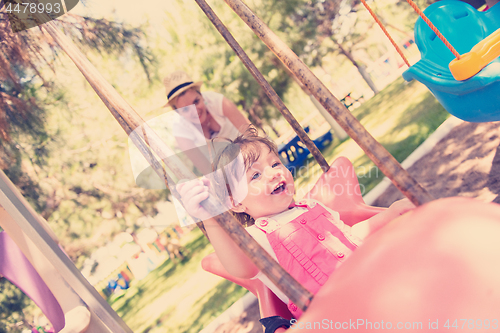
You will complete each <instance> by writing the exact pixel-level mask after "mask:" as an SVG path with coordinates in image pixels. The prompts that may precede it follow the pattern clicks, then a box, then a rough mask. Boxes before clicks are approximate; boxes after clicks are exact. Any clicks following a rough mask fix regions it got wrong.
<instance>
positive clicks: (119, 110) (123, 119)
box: [0, 0, 433, 332]
mask: <svg viewBox="0 0 500 333" xmlns="http://www.w3.org/2000/svg"><path fill="white" fill-rule="evenodd" d="M196 2H197V3H198V4H199V5H200V7H201V8H202V10H203V11H204V12H205V13H206V15H207V16H208V17H209V18H210V20H211V21H212V22H213V23H214V25H215V26H216V27H217V29H219V31H220V32H221V34H222V35H223V36H224V38H226V40H227V41H228V43H229V44H230V45H231V46H232V47H233V49H234V50H235V52H236V53H237V54H238V56H240V57H241V58H242V61H243V62H244V63H245V65H247V67H248V68H249V70H250V71H251V72H252V74H253V75H254V76H255V77H256V79H257V81H259V83H261V84H262V86H263V88H264V90H266V92H267V93H268V94H269V95H270V98H271V100H272V101H273V102H274V103H275V104H276V105H277V107H278V109H280V111H281V112H282V114H283V116H284V117H285V118H286V119H287V120H288V121H289V122H290V124H291V126H292V127H293V128H294V130H295V131H296V132H297V135H298V137H299V138H300V139H301V141H302V142H304V145H305V146H306V148H307V149H308V150H309V151H310V152H311V154H312V155H313V156H314V157H315V159H316V160H317V161H318V163H319V164H320V166H321V167H322V168H323V170H324V172H327V171H328V170H329V169H330V166H329V165H328V163H327V162H326V161H325V160H324V158H322V156H321V154H320V153H319V150H318V148H317V147H315V145H314V144H313V142H312V140H310V139H309V137H308V136H307V134H306V133H305V131H304V130H303V129H302V127H301V126H300V125H299V124H298V123H297V121H296V120H295V119H294V118H293V116H291V114H290V112H289V111H288V110H287V109H286V107H285V106H284V105H283V103H282V102H281V101H280V100H279V98H278V97H277V95H276V94H275V93H274V94H273V90H272V88H270V87H269V85H268V84H267V85H266V83H267V82H265V80H263V77H262V75H261V74H260V72H258V70H257V69H256V68H255V66H254V65H253V64H252V63H251V62H249V60H248V58H247V57H246V55H245V54H244V52H243V50H241V48H239V46H238V45H237V43H236V42H235V41H234V39H233V38H232V36H231V35H230V34H229V32H228V31H227V29H225V27H224V26H223V25H222V23H221V22H220V21H219V20H218V18H217V17H216V16H215V14H214V13H213V11H211V9H210V7H208V5H207V4H206V3H205V2H204V1H203V0H196ZM227 2H228V4H229V5H230V6H231V8H233V10H234V11H235V12H236V13H237V14H238V15H239V16H240V17H242V19H243V20H244V21H245V22H246V23H247V24H248V25H249V26H250V27H251V28H252V29H253V30H254V32H255V33H256V34H257V35H258V36H259V37H260V38H261V39H262V40H263V41H264V42H265V43H266V44H267V45H268V46H269V47H270V49H272V50H273V51H274V52H275V53H276V54H277V55H278V57H279V58H280V60H281V61H282V62H283V63H284V64H285V65H287V67H288V68H289V70H290V71H291V72H292V73H294V75H296V77H297V78H298V79H299V80H300V81H301V82H302V83H303V84H304V85H305V86H307V87H308V89H309V90H310V91H311V92H312V94H313V95H314V96H315V98H316V99H317V100H318V101H320V102H321V103H322V105H323V106H324V107H325V109H326V110H327V111H328V112H329V113H330V114H331V115H332V116H333V117H334V118H335V119H336V120H337V122H338V123H339V124H340V126H341V127H342V128H343V129H344V130H345V131H346V132H347V133H348V134H349V135H350V136H351V137H352V138H353V139H354V140H355V141H356V142H357V143H358V144H359V145H360V146H361V147H362V148H363V149H364V150H365V152H366V153H367V155H368V156H369V157H370V158H371V159H372V160H373V161H374V162H375V164H376V165H377V166H378V167H379V168H380V169H381V170H382V172H384V174H386V176H388V177H389V178H390V179H391V180H392V181H393V183H394V184H395V185H396V186H397V187H398V188H399V189H400V190H401V191H402V192H403V193H404V194H405V195H406V196H407V197H409V198H410V199H411V200H412V201H413V202H414V203H415V204H416V205H418V206H419V205H423V204H425V203H427V202H430V201H432V200H433V198H432V197H431V196H430V195H429V194H428V193H427V192H426V191H425V190H424V189H423V188H422V187H421V186H420V185H419V184H418V183H417V182H416V181H415V180H414V179H413V178H412V177H411V176H409V175H408V173H407V172H406V171H405V170H404V169H403V168H402V167H401V166H400V165H399V163H397V161H395V159H394V158H393V157H392V156H391V155H390V154H389V153H388V152H387V151H386V150H385V149H384V148H383V147H382V146H380V144H379V143H378V142H376V141H375V140H374V139H373V137H372V136H371V135H370V134H369V133H367V132H366V130H364V128H363V127H362V126H361V125H360V124H359V122H357V120H356V119H355V118H354V117H353V116H352V115H351V114H350V112H349V111H348V110H347V109H346V108H345V106H344V105H343V104H342V103H341V102H340V101H339V100H337V99H336V98H335V97H334V96H333V95H332V94H331V93H330V92H329V91H328V89H327V88H326V87H325V86H324V85H323V84H322V83H321V82H320V81H319V80H318V79H317V78H316V77H314V75H312V73H311V72H310V71H309V69H308V68H307V67H306V66H305V65H303V63H301V62H300V61H298V58H297V56H296V55H295V54H293V52H291V50H290V49H289V48H288V47H287V46H286V45H284V44H283V43H282V42H281V41H280V40H279V39H278V38H277V37H276V36H275V35H274V33H273V32H272V31H270V30H269V29H268V28H267V27H266V26H265V25H264V23H262V22H261V21H260V20H259V19H258V18H257V17H255V15H253V13H252V12H251V11H250V9H248V8H247V7H246V6H245V5H244V4H242V3H241V1H238V0H227ZM254 23H258V24H254ZM43 28H44V29H45V30H46V31H47V32H48V33H49V34H50V35H51V36H52V37H53V38H54V40H55V41H56V42H57V43H58V44H59V45H60V46H61V48H62V49H63V50H64V51H65V52H66V53H67V54H68V55H69V56H70V58H71V59H72V60H73V61H74V62H75V64H76V65H77V66H78V67H79V69H80V70H81V72H82V73H83V75H84V76H85V77H86V78H87V80H88V81H89V83H90V84H91V86H92V87H93V88H94V89H95V90H96V92H97V93H98V95H99V96H100V97H101V99H102V100H103V102H104V103H105V104H106V105H107V106H108V108H109V109H110V111H111V113H112V114H113V115H114V116H115V118H116V119H117V120H118V121H119V123H120V125H121V126H122V127H123V129H124V130H125V131H126V132H127V134H129V135H132V136H133V137H132V139H133V140H134V142H135V143H136V144H137V145H138V146H139V150H140V151H141V152H142V153H143V154H144V155H149V154H151V150H150V149H149V148H151V149H152V152H153V153H154V154H156V155H157V157H156V158H154V159H149V160H150V161H152V163H153V168H154V169H155V171H156V172H157V173H158V175H159V176H160V177H162V178H164V179H165V178H168V177H170V176H169V175H168V173H167V172H165V168H164V167H163V166H162V164H161V162H160V161H163V160H165V158H164V157H165V156H169V155H172V154H170V149H169V148H168V147H166V146H165V145H164V144H162V142H161V140H158V138H157V137H156V136H155V134H154V132H150V131H147V137H146V136H142V137H141V136H140V135H138V134H137V131H136V132H134V130H135V129H136V128H138V127H140V126H144V128H145V129H147V126H146V125H145V124H144V121H142V119H140V117H138V116H137V115H136V114H135V112H134V111H133V110H132V108H131V107H130V106H129V105H128V104H127V103H126V102H125V101H124V100H123V99H122V98H121V96H119V95H118V94H117V93H116V91H115V90H114V89H113V88H112V87H111V86H110V85H109V84H108V83H107V82H106V81H105V80H104V79H103V78H102V77H101V76H100V74H99V73H98V72H97V71H96V70H95V68H93V66H92V65H91V64H90V63H89V62H88V60H87V59H85V57H83V56H82V55H81V53H80V52H79V51H78V50H77V49H76V48H75V47H74V46H73V45H72V44H71V42H69V41H68V40H67V39H66V38H65V36H63V35H62V34H61V32H59V31H58V30H57V29H56V28H55V27H54V25H53V24H52V23H51V22H49V23H46V24H45V25H44V26H43ZM134 133H135V134H134ZM341 162H342V160H341ZM339 163H340V162H339ZM165 164H166V167H167V168H168V170H170V171H171V173H172V174H174V175H175V177H177V178H179V179H192V178H193V175H192V174H190V173H188V172H186V170H185V168H183V166H182V163H181V162H180V161H176V160H172V159H169V160H168V161H166V160H165ZM351 167H352V166H351ZM332 170H333V169H332ZM325 175H326V173H325ZM2 176H3V178H2V183H1V184H0V185H1V186H0V190H1V193H0V194H1V195H0V205H1V206H2V207H3V208H4V209H5V212H6V215H5V216H2V218H4V219H3V220H2V223H3V224H2V228H4V230H5V231H6V232H7V233H9V235H10V236H11V237H12V235H13V234H18V235H20V236H19V237H17V238H16V239H15V242H16V244H17V245H18V246H19V248H21V250H22V251H23V252H24V254H25V255H26V253H28V254H30V253H32V252H33V253H34V252H36V251H38V252H39V253H40V254H43V255H41V256H42V257H44V258H45V261H44V262H42V261H40V263H41V266H40V267H39V268H38V267H37V271H39V272H40V270H48V271H49V272H50V274H54V272H56V273H57V274H59V277H60V279H61V280H62V281H63V282H64V283H63V284H62V285H64V286H68V285H69V286H71V287H68V288H69V289H67V290H64V291H63V292H62V294H63V295H64V296H66V295H73V296H72V297H73V300H76V301H75V302H74V304H80V305H81V301H83V302H84V303H85V304H86V305H87V307H88V310H85V311H88V312H86V313H87V314H88V316H89V317H90V324H89V325H90V326H89V327H91V325H95V326H94V327H93V328H92V329H90V328H89V329H88V331H89V332H109V331H111V332H131V331H130V329H129V328H128V327H127V326H126V324H125V323H124V322H123V321H122V320H121V318H119V317H118V316H117V315H116V313H115V312H114V311H113V310H112V309H111V308H110V307H109V305H107V303H105V302H104V301H103V299H102V298H101V297H100V295H99V294H98V293H97V292H96V291H95V289H93V288H92V286H90V285H89V284H88V282H86V281H85V279H84V278H83V277H82V276H81V274H80V273H79V272H78V271H77V270H76V268H75V267H74V265H73V264H72V263H71V261H70V260H69V259H68V258H67V257H66V256H65V255H64V253H63V252H62V251H61V249H60V248H59V247H58V246H57V243H56V241H55V240H54V238H53V237H51V236H50V231H47V230H46V229H45V228H44V227H43V225H44V223H43V221H41V220H40V218H39V217H38V216H37V215H36V213H34V211H32V209H30V207H29V205H28V204H27V202H26V201H25V200H23V198H22V196H20V194H19V192H18V191H17V190H15V188H14V187H13V185H12V184H11V183H10V181H9V180H8V179H6V177H4V175H2ZM165 180H166V179H165ZM348 199H349V200H347V201H346V202H354V203H355V205H356V204H357V205H363V203H362V202H360V201H359V197H356V198H348ZM361 201H362V199H361ZM203 206H204V208H205V209H207V211H209V212H215V211H219V206H220V204H219V203H218V202H216V201H215V200H214V199H213V198H209V199H208V200H206V201H205V202H204V203H203ZM340 206H343V205H340ZM336 209H339V208H338V207H337V206H336ZM360 211H362V212H363V209H361V210H360ZM214 215H216V214H214ZM9 216H10V218H9ZM217 221H218V222H219V224H220V225H221V226H222V227H223V228H224V229H225V230H226V231H227V232H228V233H229V234H230V235H231V237H232V238H233V239H234V240H235V241H236V242H237V243H239V244H241V247H242V249H243V250H244V251H245V252H246V253H247V254H248V255H249V257H250V258H252V260H253V261H254V262H255V264H256V265H257V266H258V267H259V269H261V271H262V272H263V273H264V274H266V275H267V276H268V277H269V279H270V280H271V281H272V282H274V283H275V284H277V285H278V286H279V287H280V288H281V289H282V291H283V292H284V293H285V294H286V295H287V296H289V298H290V299H291V300H292V301H293V302H294V303H295V304H296V305H297V306H299V307H300V308H301V309H302V310H304V311H305V310H306V309H307V307H308V306H309V304H311V300H312V295H311V294H310V293H309V292H308V291H307V290H305V289H304V288H303V287H302V286H300V285H299V284H298V283H297V282H296V281H295V280H293V279H292V278H291V277H290V276H289V275H288V274H287V273H286V272H285V271H284V270H283V269H282V268H281V267H280V266H279V265H277V264H276V263H275V262H273V259H271V258H270V257H269V255H267V253H265V252H264V251H263V250H262V249H261V248H260V246H258V245H257V243H255V241H254V240H253V239H251V238H250V236H249V235H248V234H246V232H245V231H244V230H243V229H242V227H241V225H239V224H238V222H236V221H235V220H234V219H233V218H232V217H231V216H229V214H228V213H224V214H221V215H219V216H218V217H217ZM13 238H14V237H13ZM28 240H29V241H30V242H32V245H28V244H27V243H28ZM26 257H28V259H29V255H26ZM209 261H210V260H209ZM31 263H32V264H33V262H31ZM212 263H213V262H212ZM33 266H35V265H33ZM215 266H216V264H215ZM213 267H214V266H213ZM216 270H217V269H214V271H216ZM40 275H41V276H42V278H43V274H40ZM49 289H51V290H52V288H50V287H49ZM69 290H70V291H69ZM71 292H73V293H71ZM56 294H57V293H54V295H56ZM56 298H57V297H56ZM58 302H59V303H61V308H62V310H63V312H64V313H65V314H69V311H70V310H68V312H66V311H65V309H64V307H63V306H62V300H61V301H60V300H59V299H58ZM73 308H75V307H73ZM85 311H84V312H85ZM314 313H315V314H319V313H321V311H319V310H318V309H317V307H316V308H315V312H314ZM306 315H307V313H306Z"/></svg>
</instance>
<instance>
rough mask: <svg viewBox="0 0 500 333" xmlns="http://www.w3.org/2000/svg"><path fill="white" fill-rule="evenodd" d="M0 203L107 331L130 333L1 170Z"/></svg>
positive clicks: (24, 246) (21, 245)
mask: <svg viewBox="0 0 500 333" xmlns="http://www.w3.org/2000/svg"><path fill="white" fill-rule="evenodd" d="M0 205H1V206H2V207H3V209H5V211H6V212H7V213H8V214H9V215H10V216H11V217H12V219H14V220H15V221H16V223H17V225H18V226H19V228H20V229H21V230H22V231H23V232H24V234H26V235H27V236H28V237H29V239H30V240H31V241H32V242H33V243H34V244H35V246H36V247H37V248H38V250H39V251H40V252H41V253H43V254H44V255H45V257H46V258H47V259H48V260H49V261H50V262H51V264H52V265H53V266H54V268H55V269H56V270H57V271H58V272H59V274H60V275H61V276H62V277H63V278H64V280H65V281H66V283H68V285H69V286H71V288H73V290H74V291H75V292H76V293H77V294H78V296H79V297H80V298H81V299H82V300H83V301H84V302H85V304H86V305H87V306H88V307H89V309H90V310H91V312H92V313H94V314H95V315H96V316H97V317H98V318H99V319H100V320H101V321H102V322H103V323H104V324H105V325H106V326H107V327H108V328H109V330H110V331H111V332H117V333H133V332H132V330H131V329H130V328H129V327H128V326H127V324H125V322H124V321H123V320H122V319H121V318H120V317H119V316H118V315H117V314H116V312H115V311H114V310H113V309H112V308H111V306H110V305H109V304H108V303H107V302H106V301H105V300H104V299H103V298H102V297H101V295H99V293H98V292H97V291H96V290H95V289H94V287H92V286H91V285H90V283H89V282H88V281H87V280H86V279H85V278H84V277H83V275H82V273H80V271H79V270H78V269H77V268H76V266H75V265H74V264H73V262H72V261H71V260H70V259H69V258H68V256H66V254H65V253H64V252H63V251H62V250H61V248H59V246H58V245H57V243H56V242H55V241H54V240H53V239H52V237H51V235H50V234H49V233H48V232H47V231H46V230H45V229H44V227H43V222H42V223H41V222H39V219H40V217H39V216H38V214H37V213H36V212H35V211H34V210H33V209H32V208H31V206H30V205H29V203H28V202H27V201H26V199H25V198H24V197H23V196H22V195H21V193H19V191H18V190H17V188H16V187H15V186H14V184H12V182H11V181H10V179H9V178H7V176H6V175H5V174H4V173H3V171H1V170H0ZM4 222H6V221H4ZM7 223H8V222H7ZM6 230H7V231H11V228H10V227H9V226H6ZM18 246H19V248H21V249H25V248H26V247H27V244H26V243H25V244H18ZM27 257H29V256H27ZM68 296H70V295H68ZM97 333H102V332H97Z"/></svg>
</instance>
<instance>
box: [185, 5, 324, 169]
mask: <svg viewBox="0 0 500 333" xmlns="http://www.w3.org/2000/svg"><path fill="white" fill-rule="evenodd" d="M195 1H196V3H197V4H198V5H199V6H200V8H201V10H203V12H204V13H205V15H206V16H207V17H208V18H209V19H210V21H211V22H212V23H213V25H214V26H215V28H217V30H218V31H219V33H220V34H221V35H222V37H224V39H225V40H226V42H227V43H228V44H229V46H231V48H232V49H233V50H234V52H235V53H236V54H237V55H238V57H240V59H241V61H242V62H243V64H244V65H245V66H246V68H248V70H249V71H250V73H251V74H252V75H253V77H254V78H255V80H257V82H258V83H259V85H260V86H261V87H262V89H264V91H265V93H266V94H267V96H269V98H270V99H271V101H272V102H273V104H274V105H275V106H276V108H277V109H278V110H279V111H280V112H281V114H282V115H283V117H284V118H285V119H286V120H287V121H288V123H289V124H290V126H292V128H293V129H294V131H295V133H297V135H298V136H299V138H300V140H301V141H302V142H303V143H304V144H305V145H306V147H307V149H309V151H310V152H311V154H312V155H313V157H314V159H315V160H316V162H318V164H319V165H320V167H321V169H323V172H326V171H328V169H329V168H330V166H329V165H328V162H327V161H326V160H325V158H324V157H323V155H322V154H321V152H320V151H319V149H318V147H316V145H315V144H314V142H313V141H312V140H311V139H310V138H309V136H308V135H307V133H306V132H305V131H304V129H303V128H302V126H300V124H299V122H298V121H297V120H296V119H295V117H294V116H293V115H292V113H291V112H290V111H289V110H288V108H287V107H286V105H285V104H284V103H283V101H282V100H281V98H279V96H278V94H276V91H274V89H273V88H272V87H271V85H270V84H269V82H267V81H266V79H265V78H264V76H263V75H262V73H261V72H260V71H259V70H258V69H257V67H256V66H255V64H254V63H253V62H252V60H250V58H249V57H248V55H247V54H246V53H245V51H244V50H243V49H242V48H241V46H240V45H239V44H238V42H237V41H236V40H235V39H234V37H233V36H232V35H231V33H230V32H229V31H228V30H227V28H226V27H225V26H224V24H223V23H222V22H221V20H220V19H219V18H218V17H217V15H216V14H215V13H214V11H213V10H212V8H210V6H209V5H208V4H207V3H206V1H205V0H195Z"/></svg>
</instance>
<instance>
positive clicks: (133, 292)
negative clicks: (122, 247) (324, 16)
mask: <svg viewBox="0 0 500 333" xmlns="http://www.w3.org/2000/svg"><path fill="white" fill-rule="evenodd" d="M353 114H354V116H356V118H357V119H358V120H359V121H360V122H361V123H362V124H363V125H364V126H365V127H366V128H367V130H368V131H369V132H370V133H371V134H372V135H373V136H374V137H375V138H376V139H377V140H378V141H379V142H380V143H382V145H384V146H385V147H386V149H387V150H388V151H389V152H390V153H391V154H392V155H393V156H394V157H395V158H396V159H397V160H398V161H403V160H404V159H405V158H406V157H407V156H408V155H409V154H410V153H411V152H413V150H415V148H417V147H418V146H419V145H420V144H421V143H422V142H423V141H424V140H425V139H426V138H427V137H428V136H429V135H430V134H431V133H432V132H434V131H435V129H436V128H437V127H438V126H439V125H440V124H441V123H442V122H443V121H444V120H445V119H446V118H447V117H448V113H447V112H446V111H445V110H444V109H443V108H442V107H441V105H440V104H439V103H438V102H437V101H436V99H435V98H434V97H433V96H432V95H431V94H430V92H429V91H428V90H427V88H425V86H423V85H421V84H420V83H418V82H411V83H409V84H406V83H404V82H403V79H401V78H400V79H398V80H396V81H395V82H393V83H392V84H390V85H389V86H387V87H386V88H385V89H384V90H383V91H382V92H380V93H379V94H377V95H376V96H375V97H373V98H372V99H370V100H369V101H367V102H365V103H364V104H363V105H362V106H361V107H359V108H357V109H356V110H354V111H353ZM323 155H324V156H325V158H326V160H327V161H328V162H329V163H331V162H332V161H333V160H334V159H335V158H336V157H338V156H341V155H344V156H347V157H348V158H349V159H350V160H351V161H352V162H353V164H354V166H355V168H356V172H357V174H358V178H359V181H360V184H361V185H362V187H364V189H365V192H367V191H369V190H370V189H372V188H373V187H374V186H375V185H376V184H377V183H378V182H380V181H381V180H382V178H383V177H384V176H383V174H382V173H381V172H380V171H379V170H378V169H377V168H376V167H375V166H374V164H373V162H371V160H370V159H369V158H368V157H367V156H366V155H365V154H364V152H363V151H362V150H361V149H360V148H359V147H358V146H357V144H356V143H355V142H354V141H353V140H352V139H347V140H345V141H343V142H339V140H338V139H336V140H335V141H334V142H333V143H332V144H331V145H330V146H329V147H327V149H325V150H324V151H323ZM320 175H321V171H320V168H319V166H318V165H317V164H316V163H315V162H314V161H313V160H312V159H309V160H308V163H307V165H306V166H305V167H304V168H302V169H301V170H300V171H299V173H298V175H297V177H296V184H297V188H299V189H300V188H301V187H302V188H305V187H307V186H309V185H310V184H313V183H314V182H315V181H316V179H317V178H318V177H319V176H320ZM183 244H184V246H185V247H186V248H187V249H188V250H189V252H190V253H189V256H188V257H187V258H186V260H184V261H183V262H181V263H179V264H177V265H174V264H173V263H172V262H171V261H170V260H168V261H165V262H164V263H163V264H162V265H160V266H159V267H158V268H156V269H155V270H154V271H152V272H151V273H149V275H148V276H147V277H146V278H144V279H143V280H140V281H132V283H131V285H130V288H129V289H128V290H127V291H126V293H124V294H123V295H122V296H120V297H116V298H115V299H113V300H112V301H111V303H112V307H113V308H114V309H115V310H116V311H117V313H118V314H119V315H120V316H121V317H122V318H123V319H124V320H125V322H126V323H127V325H129V327H130V328H131V329H132V330H133V331H134V332H136V333H141V332H148V333H159V332H189V333H191V332H193V333H194V332H199V331H200V330H201V329H202V328H203V327H204V326H206V325H207V324H208V323H210V322H211V321H212V320H213V319H215V318H216V317H217V316H218V315H219V314H221V313H222V312H223V311H224V310H225V309H227V308H228V307H229V306H230V305H231V304H233V303H234V302H235V301H236V300H238V299H239V298H241V297H242V296H243V295H244V294H245V293H246V292H247V291H246V290H244V289H243V288H241V287H239V286H237V285H235V284H233V283H231V282H229V281H226V280H220V279H219V280H217V278H216V277H214V276H213V275H211V274H208V273H205V274H206V275H199V274H200V264H199V263H200V262H201V260H202V258H203V257H205V256H206V255H207V254H209V253H210V252H212V251H213V249H212V247H211V245H209V243H208V241H207V239H206V238H205V237H204V236H203V234H202V233H201V232H200V231H199V230H198V229H195V230H193V231H192V232H191V233H189V234H188V235H187V236H185V237H184V238H183ZM202 273H204V272H202ZM193 279H195V280H193ZM196 279H198V280H196Z"/></svg>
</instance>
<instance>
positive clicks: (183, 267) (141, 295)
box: [109, 228, 247, 333]
mask: <svg viewBox="0 0 500 333" xmlns="http://www.w3.org/2000/svg"><path fill="white" fill-rule="evenodd" d="M182 243H183V244H184V247H185V248H186V249H187V252H188V255H187V256H186V258H185V260H183V261H181V262H180V263H178V264H174V263H173V262H172V261H171V260H166V261H165V262H164V263H163V264H161V265H159V266H158V267H157V268H156V269H155V270H153V271H152V272H150V273H149V274H148V275H147V277H145V278H144V279H142V280H132V281H131V283H130V288H129V289H128V290H126V292H125V293H123V294H122V295H120V296H115V297H113V299H110V300H109V302H110V303H111V306H112V308H113V309H114V310H115V311H116V312H117V313H118V315H119V316H120V317H121V318H122V319H123V320H124V321H125V322H126V323H127V325H128V326H129V327H130V328H131V329H132V330H133V331H134V332H148V333H155V332H189V333H191V332H192V333H195V332H196V333H197V332H199V331H200V330H201V329H202V328H203V327H204V326H206V325H207V323H209V322H210V321H212V320H213V319H215V318H216V317H217V316H218V315H220V314H221V313H222V312H223V311H224V310H225V309H227V308H228V307H229V306H230V305H231V304H233V303H234V302H235V301H236V300H238V299H240V298H241V297H242V296H243V295H244V294H245V293H247V291H246V290H245V289H243V288H242V287H240V286H238V285H236V284H234V283H232V282H229V281H227V280H223V279H220V278H217V277H215V276H213V277H212V276H211V277H212V278H213V279H214V280H215V282H212V284H210V283H208V284H207V285H204V281H199V280H196V279H195V280H194V281H193V278H195V277H196V274H197V273H199V272H200V270H201V268H200V262H201V260H202V259H203V257H205V256H206V255H208V254H209V253H211V252H213V248H212V246H211V245H210V243H209V242H208V240H207V239H206V238H205V236H204V235H203V234H202V233H201V231H200V230H199V229H197V228H196V229H194V230H193V231H191V232H190V233H189V234H188V235H186V236H184V237H183V238H182ZM205 274H208V273H205ZM190 279H191V284H190V283H189V281H190ZM185 300H188V301H189V302H188V303H189V304H187V305H186V306H184V307H183V309H182V311H181V312H182V313H179V312H180V311H179V306H181V305H182V304H181V303H182V302H183V301H185Z"/></svg>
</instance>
